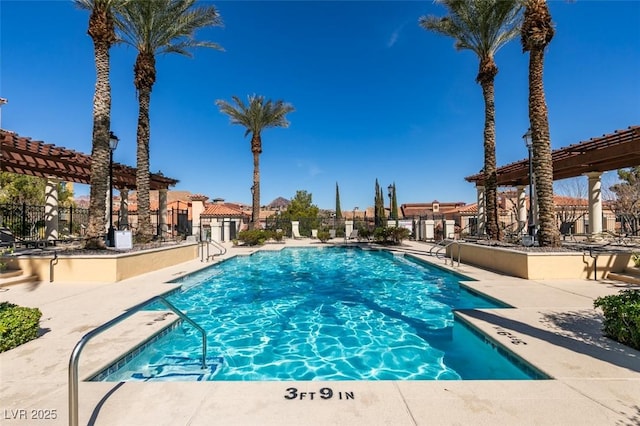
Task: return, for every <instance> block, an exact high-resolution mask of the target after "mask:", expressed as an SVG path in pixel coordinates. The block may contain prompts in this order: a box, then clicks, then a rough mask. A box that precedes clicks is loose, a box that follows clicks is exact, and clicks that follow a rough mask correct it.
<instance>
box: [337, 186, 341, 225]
mask: <svg viewBox="0 0 640 426" xmlns="http://www.w3.org/2000/svg"><path fill="white" fill-rule="evenodd" d="M336 219H342V210H341V209H340V188H338V182H336Z"/></svg>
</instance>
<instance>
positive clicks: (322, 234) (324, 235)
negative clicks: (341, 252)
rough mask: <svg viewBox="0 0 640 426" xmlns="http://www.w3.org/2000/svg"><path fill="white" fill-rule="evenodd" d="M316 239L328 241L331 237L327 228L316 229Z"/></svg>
mask: <svg viewBox="0 0 640 426" xmlns="http://www.w3.org/2000/svg"><path fill="white" fill-rule="evenodd" d="M318 239H319V240H320V241H321V242H323V243H326V242H327V241H329V239H331V234H330V233H329V231H328V230H324V229H321V230H319V231H318Z"/></svg>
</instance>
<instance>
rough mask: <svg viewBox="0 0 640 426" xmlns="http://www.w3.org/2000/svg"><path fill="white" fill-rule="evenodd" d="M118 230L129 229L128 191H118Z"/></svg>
mask: <svg viewBox="0 0 640 426" xmlns="http://www.w3.org/2000/svg"><path fill="white" fill-rule="evenodd" d="M118 229H120V230H123V229H129V190H128V189H121V190H120V208H119V209H118Z"/></svg>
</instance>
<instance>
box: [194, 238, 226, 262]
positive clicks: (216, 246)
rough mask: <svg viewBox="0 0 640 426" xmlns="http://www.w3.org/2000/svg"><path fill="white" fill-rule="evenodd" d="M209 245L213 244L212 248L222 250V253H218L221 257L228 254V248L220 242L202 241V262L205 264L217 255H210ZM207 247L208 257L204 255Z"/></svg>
mask: <svg viewBox="0 0 640 426" xmlns="http://www.w3.org/2000/svg"><path fill="white" fill-rule="evenodd" d="M209 244H211V245H212V246H214V247H215V248H217V249H218V250H220V253H218V255H219V256H224V255H225V254H226V253H227V249H226V247H224V246H223V245H222V244H220V243H219V242H217V241H213V240H202V241H200V262H204V261H205V259H206V261H207V262H208V261H209V259H210V258H212V257H214V256H215V254H212V255H210V254H209ZM205 246H206V248H207V255H206V257H205V255H204V249H205Z"/></svg>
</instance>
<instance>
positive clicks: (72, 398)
mask: <svg viewBox="0 0 640 426" xmlns="http://www.w3.org/2000/svg"><path fill="white" fill-rule="evenodd" d="M153 302H161V303H162V304H164V305H165V306H166V307H167V308H169V309H170V310H172V311H173V312H174V313H175V314H176V315H178V316H179V317H180V318H181V319H183V320H184V321H186V322H188V323H189V324H191V325H192V326H193V327H194V328H195V329H196V330H198V331H199V332H200V333H201V334H202V369H203V370H204V369H206V368H207V333H206V332H205V331H204V329H203V328H202V327H200V326H199V325H198V324H197V323H196V322H195V321H193V320H192V319H191V318H189V317H188V316H187V315H186V314H185V313H184V312H182V311H180V310H179V309H178V308H176V307H175V306H174V305H173V304H171V303H170V302H169V301H168V300H167V299H165V298H164V297H162V296H154V297H152V298H150V299H147V300H145V301H144V302H142V303H139V304H137V305H135V306H134V307H132V308H130V309H129V310H127V311H126V312H124V313H122V314H120V315H118V316H117V317H115V318H113V319H112V320H110V321H107V322H105V323H104V324H102V325H100V326H98V327H96V328H94V329H93V330H91V331H90V332H88V333H87V334H85V335H84V336H82V338H81V339H80V341H79V342H78V343H77V344H76V346H75V347H74V348H73V351H72V352H71V358H70V359H69V425H70V426H78V360H79V358H80V353H81V352H82V349H83V348H84V345H86V344H87V342H89V340H91V339H92V338H94V337H95V336H97V335H98V334H100V333H102V332H103V331H106V330H108V329H109V328H111V327H113V326H114V325H116V324H117V323H119V322H120V321H122V320H124V319H126V318H128V317H130V316H131V315H133V314H135V313H136V312H138V311H139V310H140V309H142V308H144V307H145V306H146V305H148V304H150V303H153Z"/></svg>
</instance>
